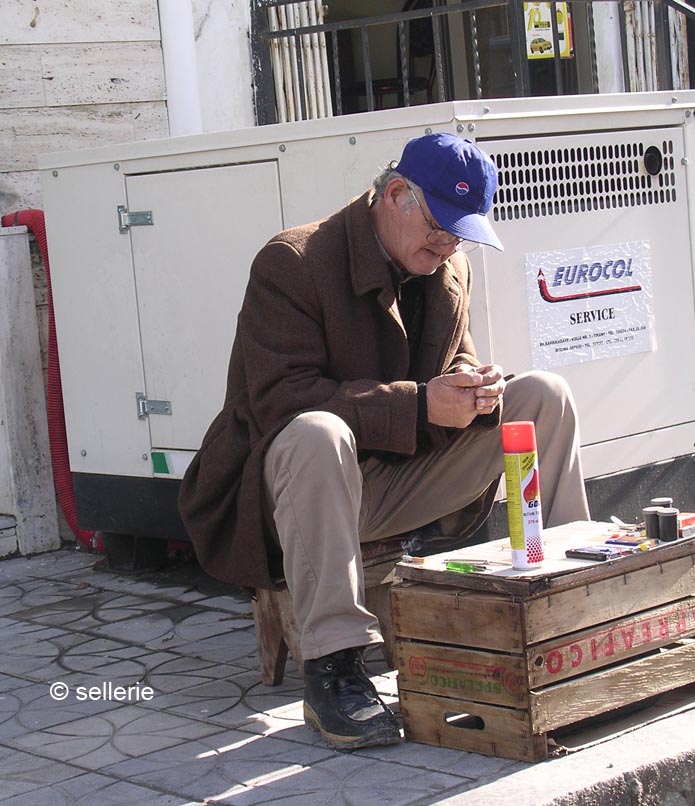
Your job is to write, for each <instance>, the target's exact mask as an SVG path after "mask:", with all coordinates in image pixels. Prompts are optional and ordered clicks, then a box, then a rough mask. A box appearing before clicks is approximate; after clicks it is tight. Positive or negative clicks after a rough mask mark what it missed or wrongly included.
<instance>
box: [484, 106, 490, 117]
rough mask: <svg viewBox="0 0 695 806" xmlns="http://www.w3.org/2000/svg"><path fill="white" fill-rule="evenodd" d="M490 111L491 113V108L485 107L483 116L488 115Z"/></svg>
mask: <svg viewBox="0 0 695 806" xmlns="http://www.w3.org/2000/svg"><path fill="white" fill-rule="evenodd" d="M489 111H490V107H489V106H484V107H483V115H487V113H488V112H489Z"/></svg>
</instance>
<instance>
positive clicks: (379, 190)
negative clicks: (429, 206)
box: [373, 160, 419, 204]
mask: <svg viewBox="0 0 695 806" xmlns="http://www.w3.org/2000/svg"><path fill="white" fill-rule="evenodd" d="M396 165H398V163H397V162H396V161H395V160H392V161H391V162H389V164H388V165H386V166H384V167H383V168H382V169H381V170H380V171H379V173H378V174H377V175H376V176H375V177H374V182H373V185H374V195H375V196H376V198H377V199H383V198H384V191H385V190H386V185H388V183H389V182H390V181H391V180H392V179H402V180H403V181H404V182H405V183H406V184H407V185H408V187H409V188H412V189H413V190H419V187H418V185H416V184H415V182H411V181H410V179H408V178H406V177H405V176H403V174H400V173H398V171H397V170H396V168H395V166H396ZM412 203H413V204H415V202H412Z"/></svg>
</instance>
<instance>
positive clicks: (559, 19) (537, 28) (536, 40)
mask: <svg viewBox="0 0 695 806" xmlns="http://www.w3.org/2000/svg"><path fill="white" fill-rule="evenodd" d="M553 6H555V19H556V24H557V41H558V46H559V51H560V57H561V58H563V59H566V58H568V57H569V56H571V55H572V28H571V22H570V15H569V11H568V8H567V3H524V21H525V27H526V56H527V58H529V59H552V58H553V56H554V55H555V51H554V47H553V16H552V14H553V11H552V7H553Z"/></svg>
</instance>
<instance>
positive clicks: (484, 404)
mask: <svg viewBox="0 0 695 806" xmlns="http://www.w3.org/2000/svg"><path fill="white" fill-rule="evenodd" d="M505 386H506V382H505V380H504V378H503V377H502V369H501V367H498V366H497V365H496V364H486V365H485V366H482V367H478V368H472V369H471V371H469V372H455V373H453V374H451V375H438V376H437V377H436V378H432V380H430V381H428V383H427V419H428V420H429V422H431V423H432V424H433V425H443V426H449V427H453V428H466V426H469V425H470V424H471V423H472V422H473V420H474V419H475V418H476V417H477V416H478V415H479V414H490V413H491V412H493V411H494V410H495V409H496V408H497V406H498V405H499V403H500V400H501V399H502V395H503V394H504V388H505Z"/></svg>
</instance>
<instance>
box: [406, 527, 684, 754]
mask: <svg viewBox="0 0 695 806" xmlns="http://www.w3.org/2000/svg"><path fill="white" fill-rule="evenodd" d="M614 531H615V527H614V526H612V525H611V524H598V523H577V524H569V525H567V526H563V527H559V528H557V529H549V530H546V534H545V543H546V562H545V563H544V564H543V566H542V568H540V569H537V570H534V571H529V572H519V571H515V570H514V569H512V568H511V566H510V560H509V559H507V557H510V551H509V544H508V541H495V542H493V543H486V544H483V545H481V546H474V547H470V548H468V549H465V550H459V551H455V552H447V553H446V554H445V555H437V556H435V557H429V558H427V560H426V561H425V563H423V564H406V563H400V564H399V565H398V567H397V575H398V577H399V578H400V580H401V581H400V582H398V583H397V584H396V585H394V586H393V587H392V588H391V608H392V615H393V629H394V633H395V636H396V659H397V669H398V690H399V697H400V703H401V712H402V715H403V723H404V727H405V735H406V738H407V739H409V740H412V741H416V742H423V743H425V744H432V745H443V746H446V747H454V748H460V749H463V750H470V751H475V752H478V753H486V754H489V755H496V756H504V757H507V758H514V759H520V760H523V761H538V760H541V759H544V758H547V756H548V734H549V732H551V731H553V730H555V729H557V728H560V727H563V726H566V725H571V724H573V723H575V722H579V721H581V720H583V719H585V718H587V717H591V716H596V715H598V714H602V713H605V712H607V711H610V710H612V709H615V708H618V707H620V706H623V705H628V704H631V703H634V702H637V701H640V700H643V699H645V698H647V697H650V696H653V695H656V694H660V693H662V692H664V691H668V690H670V689H673V688H677V687H679V686H682V685H685V684H687V683H691V682H693V681H695V641H693V640H692V638H691V637H692V636H695V540H693V539H689V540H682V541H677V542H675V543H670V544H664V545H662V546H659V547H657V548H655V549H652V550H651V551H648V552H641V553H639V554H631V555H629V556H625V557H621V558H619V559H616V560H609V561H607V562H595V563H589V562H587V561H582V560H569V559H567V558H565V556H564V551H565V549H566V548H570V547H577V546H581V545H589V544H595V543H602V542H603V540H604V539H605V538H606V537H607V536H609V535H610V534H611V533H613V532H614ZM447 559H459V560H464V559H465V560H472V561H476V562H486V563H489V564H490V565H489V568H490V569H493V570H487V571H485V572H482V573H474V574H470V573H469V574H460V573H455V572H451V571H446V570H445V562H446V560H447Z"/></svg>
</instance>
